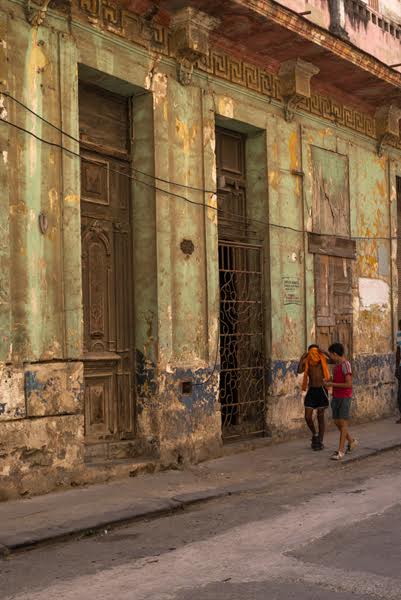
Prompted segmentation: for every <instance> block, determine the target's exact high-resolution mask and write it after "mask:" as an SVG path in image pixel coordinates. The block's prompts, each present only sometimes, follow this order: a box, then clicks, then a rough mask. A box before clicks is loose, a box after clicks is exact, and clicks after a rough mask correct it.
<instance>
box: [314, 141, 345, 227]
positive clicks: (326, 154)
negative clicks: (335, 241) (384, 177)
mask: <svg viewBox="0 0 401 600" xmlns="http://www.w3.org/2000/svg"><path fill="white" fill-rule="evenodd" d="M312 167H313V231H314V232H318V233H324V234H330V235H332V234H334V235H339V236H340V235H343V236H348V235H349V234H350V218H349V215H350V203H349V186H348V158H347V157H346V156H343V155H341V154H337V153H336V152H331V151H329V150H325V149H323V148H318V147H317V146H313V147H312Z"/></svg>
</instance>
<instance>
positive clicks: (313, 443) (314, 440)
mask: <svg viewBox="0 0 401 600" xmlns="http://www.w3.org/2000/svg"><path fill="white" fill-rule="evenodd" d="M319 445H320V440H319V436H318V435H313V436H312V440H311V448H312V450H317V449H318V446H319Z"/></svg>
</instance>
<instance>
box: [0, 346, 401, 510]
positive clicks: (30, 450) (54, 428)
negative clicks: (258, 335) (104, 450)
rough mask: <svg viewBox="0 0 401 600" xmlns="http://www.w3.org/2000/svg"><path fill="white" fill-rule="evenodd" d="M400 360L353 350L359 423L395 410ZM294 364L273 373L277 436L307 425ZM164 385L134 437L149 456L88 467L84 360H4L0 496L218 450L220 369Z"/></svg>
mask: <svg viewBox="0 0 401 600" xmlns="http://www.w3.org/2000/svg"><path fill="white" fill-rule="evenodd" d="M393 368H394V356H393V355H392V354H386V355H374V356H359V357H356V358H355V360H354V361H353V373H354V401H353V408H352V410H353V419H354V421H356V422H363V421H368V420H373V419H380V418H383V417H386V416H389V415H392V414H394V412H395V409H396V405H397V393H396V392H397V390H396V384H395V381H394V376H393ZM296 369H297V363H296V361H275V362H273V363H272V364H271V368H270V369H269V371H268V372H269V374H270V379H269V396H268V402H267V413H266V423H267V432H268V435H270V436H271V437H272V438H273V439H277V440H279V439H284V438H289V437H293V436H295V435H298V434H300V433H301V432H303V433H304V432H305V431H306V428H305V423H304V417H303V414H304V408H303V398H302V392H301V383H302V377H300V376H298V375H297V373H296ZM183 382H192V383H194V382H195V383H202V382H203V383H202V385H198V386H194V385H193V386H192V389H190V391H189V392H186V391H185V390H183V388H182V383H183ZM158 384H159V385H158V388H159V389H158V394H157V395H152V396H149V397H146V396H145V395H143V396H142V398H141V413H140V414H139V415H138V432H137V433H138V436H137V439H138V444H139V446H137V445H136V441H135V440H133V441H132V442H127V444H128V445H129V444H132V446H133V448H139V447H141V448H142V449H143V448H145V446H146V448H147V449H148V450H149V454H148V455H147V458H146V459H145V458H144V459H143V463H141V464H139V463H138V461H137V460H135V461H134V462H133V463H132V464H130V462H129V460H128V461H127V464H125V465H120V467H119V468H118V469H117V470H116V469H115V468H114V467H112V466H110V467H109V466H107V465H104V464H99V465H96V466H94V465H93V464H92V466H91V467H90V468H88V467H87V466H86V464H85V443H84V417H83V368H82V363H79V362H71V363H48V364H40V365H29V366H26V367H25V368H24V369H14V368H11V367H8V366H6V367H2V368H1V369H0V393H1V402H0V500H5V499H8V498H15V497H19V496H24V495H27V494H41V493H46V492H49V491H51V490H54V489H57V488H59V487H66V486H70V485H80V484H83V483H89V482H95V481H96V482H100V481H105V480H107V479H110V478H112V477H113V476H123V475H128V474H129V473H130V472H131V470H133V469H139V471H141V470H142V471H145V472H147V471H149V470H150V471H153V470H155V469H157V468H159V467H171V466H177V465H183V464H188V463H195V462H199V461H202V460H206V459H208V458H213V457H217V456H220V455H221V453H222V439H221V413H220V405H219V400H218V392H219V388H218V385H219V384H218V374H217V373H213V374H211V373H210V372H208V371H207V370H205V371H195V372H193V373H192V372H189V371H187V370H185V371H181V370H180V371H178V370H177V371H176V372H174V373H164V374H162V375H160V376H159V378H158ZM328 414H329V413H328ZM117 450H119V449H118V448H117ZM140 455H141V456H143V453H142V452H141V453H140ZM138 456H139V455H138ZM138 456H136V457H134V458H135V459H137V458H138ZM94 458H96V457H94ZM113 458H116V457H115V456H113ZM94 462H96V461H94ZM112 462H113V461H111V463H112ZM114 462H115V461H114ZM123 462H124V461H123ZM134 463H138V464H134Z"/></svg>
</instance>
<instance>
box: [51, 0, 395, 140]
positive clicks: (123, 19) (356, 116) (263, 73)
mask: <svg viewBox="0 0 401 600" xmlns="http://www.w3.org/2000/svg"><path fill="white" fill-rule="evenodd" d="M61 1H62V0H61ZM59 2H60V0H59ZM71 5H72V14H73V16H74V17H75V18H78V19H81V20H82V19H84V20H86V21H87V22H89V23H91V24H92V25H93V26H95V27H97V28H99V27H100V28H102V29H104V30H106V31H109V32H111V33H113V34H115V35H118V36H120V37H123V38H124V39H126V40H128V41H130V42H132V43H134V44H138V45H141V46H145V47H147V48H149V47H151V48H152V49H153V50H156V51H157V52H158V53H160V54H161V55H164V56H170V57H172V58H174V56H173V53H172V51H171V49H170V31H169V29H168V28H167V27H163V26H161V25H159V24H157V23H154V22H153V21H152V22H149V21H145V20H144V19H143V18H142V17H140V16H139V15H136V14H134V13H132V12H129V11H126V10H124V9H122V8H121V7H119V6H118V5H116V4H114V3H113V2H112V1H111V0H71ZM195 68H196V69H197V70H198V71H200V72H203V73H207V74H209V75H211V76H213V77H216V78H219V79H223V80H225V81H229V82H230V83H233V84H236V85H239V86H241V87H244V88H246V89H248V90H251V91H253V92H256V93H259V94H261V95H262V96H266V97H267V98H269V99H274V100H277V101H278V102H282V103H283V98H282V97H281V94H280V82H279V78H278V76H277V75H275V74H274V73H270V72H269V71H267V70H265V69H264V68H263V67H259V66H257V65H254V64H251V63H248V62H246V61H243V60H241V59H238V58H236V57H233V56H231V55H229V54H227V53H226V52H224V51H222V50H219V49H218V48H211V49H210V50H209V52H208V55H207V57H206V58H204V59H202V60H200V61H198V62H197V63H196V64H195ZM297 108H299V109H301V110H303V111H305V112H307V113H310V114H313V115H316V116H318V117H321V118H323V119H325V120H327V121H329V122H330V123H332V124H334V125H341V126H343V127H346V128H348V129H351V130H353V131H357V132H358V133H360V134H362V135H366V136H368V137H370V138H373V139H377V135H376V123H375V117H374V116H372V115H369V114H368V113H364V112H361V111H359V110H358V109H355V108H353V107H349V106H345V105H344V104H342V103H340V102H338V101H337V100H334V99H331V98H329V97H327V96H322V95H320V94H316V93H315V94H314V93H312V95H311V97H310V98H303V99H302V100H300V101H299V103H298V104H297ZM392 146H394V147H396V148H398V149H401V140H399V139H398V140H394V141H393V142H392Z"/></svg>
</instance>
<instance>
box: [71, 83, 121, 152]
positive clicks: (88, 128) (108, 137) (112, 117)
mask: <svg viewBox="0 0 401 600" xmlns="http://www.w3.org/2000/svg"><path fill="white" fill-rule="evenodd" d="M79 115H80V126H79V134H80V139H81V141H83V142H86V143H88V144H93V145H94V146H97V147H106V148H110V149H114V150H118V151H121V152H128V150H129V117H128V100H127V98H124V97H122V96H118V95H117V94H112V93H111V92H106V91H105V90H102V89H101V88H98V87H96V86H92V85H89V84H83V83H80V85H79Z"/></svg>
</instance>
